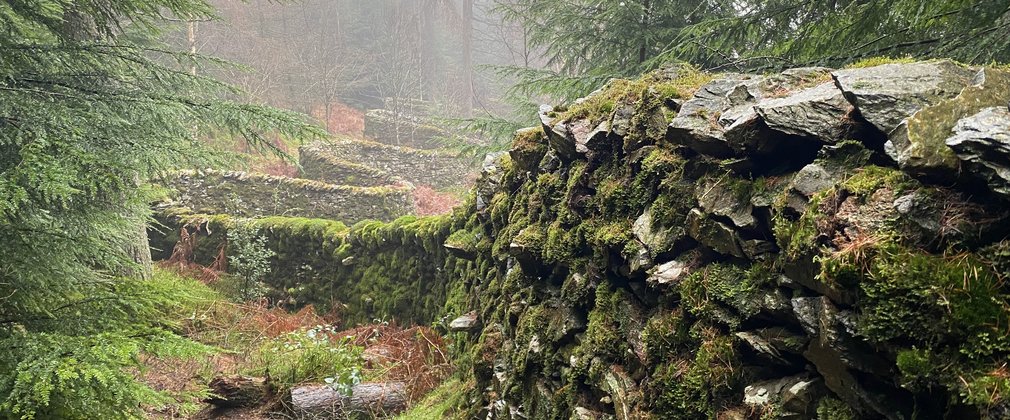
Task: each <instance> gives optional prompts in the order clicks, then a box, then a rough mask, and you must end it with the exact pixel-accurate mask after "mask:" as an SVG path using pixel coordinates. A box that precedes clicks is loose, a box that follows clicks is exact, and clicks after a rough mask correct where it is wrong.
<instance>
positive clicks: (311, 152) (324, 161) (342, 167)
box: [298, 144, 401, 187]
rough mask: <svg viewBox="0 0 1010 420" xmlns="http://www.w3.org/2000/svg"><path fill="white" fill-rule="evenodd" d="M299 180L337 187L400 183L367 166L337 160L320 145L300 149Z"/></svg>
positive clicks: (386, 174)
mask: <svg viewBox="0 0 1010 420" xmlns="http://www.w3.org/2000/svg"><path fill="white" fill-rule="evenodd" d="M298 161H299V164H300V165H301V167H302V171H301V178H305V179H312V180H316V181H322V182H327V183H330V184H337V185H354V186H359V187H380V186H383V185H391V184H395V183H396V182H398V181H401V179H400V177H397V176H393V175H392V174H390V173H389V172H386V171H384V170H381V169H377V168H373V167H371V166H368V165H363V164H361V163H356V161H354V162H352V161H348V160H344V159H340V158H337V157H336V156H334V155H333V154H332V153H329V152H328V151H327V150H326V148H325V147H324V146H322V145H320V144H312V145H308V146H305V147H302V148H301V150H299V152H298Z"/></svg>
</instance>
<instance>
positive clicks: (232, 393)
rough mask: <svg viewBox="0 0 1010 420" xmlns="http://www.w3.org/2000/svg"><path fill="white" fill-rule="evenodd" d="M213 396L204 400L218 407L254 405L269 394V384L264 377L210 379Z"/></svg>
mask: <svg viewBox="0 0 1010 420" xmlns="http://www.w3.org/2000/svg"><path fill="white" fill-rule="evenodd" d="M209 386H210V389H211V392H212V393H213V394H214V396H213V397H210V398H208V399H206V400H205V401H206V402H208V403H210V404H213V405H216V406H218V407H228V408H236V407H256V406H258V405H260V404H263V403H264V402H265V401H266V399H267V397H268V396H269V395H270V386H269V385H268V384H267V381H266V379H264V378H251V377H248V376H228V377H224V378H214V380H212V381H210V385H209Z"/></svg>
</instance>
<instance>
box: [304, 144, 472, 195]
mask: <svg viewBox="0 0 1010 420" xmlns="http://www.w3.org/2000/svg"><path fill="white" fill-rule="evenodd" d="M299 161H300V163H301V166H302V174H301V176H302V177H303V178H308V179H314V180H319V181H324V182H330V183H336V184H342V185H358V186H375V185H389V184H391V183H396V182H403V181H406V182H409V183H411V184H414V185H415V186H421V185H424V186H429V187H433V188H435V189H447V188H458V187H463V186H465V185H467V184H468V183H470V182H472V178H471V177H470V176H468V175H469V174H471V173H472V172H475V170H476V169H475V168H474V165H473V163H472V161H471V160H470V159H467V158H466V157H463V156H460V154H459V153H456V152H451V151H447V150H421V149H413V148H409V147H401V146H392V145H388V144H383V143H378V142H374V141H369V140H361V139H354V138H337V139H333V140H330V141H327V142H318V143H313V144H309V145H306V146H302V147H301V148H299Z"/></svg>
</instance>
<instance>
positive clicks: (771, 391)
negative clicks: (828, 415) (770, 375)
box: [743, 374, 824, 419]
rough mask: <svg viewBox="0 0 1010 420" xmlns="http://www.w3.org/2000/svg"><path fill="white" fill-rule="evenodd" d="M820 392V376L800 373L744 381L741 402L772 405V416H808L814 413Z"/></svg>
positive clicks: (758, 405)
mask: <svg viewBox="0 0 1010 420" xmlns="http://www.w3.org/2000/svg"><path fill="white" fill-rule="evenodd" d="M822 395H824V386H823V383H822V381H821V379H820V378H814V377H811V376H810V375H808V374H802V375H795V376H787V377H784V378H779V379H773V380H769V381H761V382H757V383H754V384H751V385H748V386H747V387H746V388H744V398H743V402H744V404H747V405H749V406H751V407H754V408H756V409H766V408H767V407H776V408H777V410H776V412H775V417H773V418H776V419H808V418H812V417H814V416H816V411H817V402H818V401H819V400H820V397H821V396H822Z"/></svg>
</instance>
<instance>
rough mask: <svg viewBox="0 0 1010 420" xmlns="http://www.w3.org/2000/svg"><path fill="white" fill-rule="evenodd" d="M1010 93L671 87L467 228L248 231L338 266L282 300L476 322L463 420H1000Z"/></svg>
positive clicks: (612, 93)
mask: <svg viewBox="0 0 1010 420" xmlns="http://www.w3.org/2000/svg"><path fill="white" fill-rule="evenodd" d="M1006 76H1007V73H1006V72H1005V71H1004V70H1000V69H993V68H971V67H965V66H961V65H958V64H955V63H951V62H947V61H934V62H918V63H888V64H881V65H876V66H872V67H858V68H850V69H842V70H833V69H825V68H805V69H794V70H789V71H785V72H782V73H779V74H773V75H737V74H722V75H709V74H704V73H700V72H697V71H695V70H693V69H690V68H687V67H681V68H672V69H666V70H663V71H660V72H656V73H653V74H650V75H647V76H645V77H643V78H642V79H640V80H635V81H627V80H614V81H612V82H610V83H609V84H608V85H607V86H605V87H603V88H602V89H601V90H599V91H597V92H595V93H594V94H593V95H591V96H589V97H588V98H585V99H583V100H580V101H578V102H577V103H576V104H574V105H572V106H570V107H553V108H552V107H544V108H542V110H541V115H540V118H541V121H542V126H541V127H535V128H531V129H526V130H521V131H519V132H518V133H516V137H515V139H514V142H513V145H512V148H511V150H509V151H508V152H507V153H502V154H497V155H492V156H489V158H488V159H487V160H486V161H485V164H484V166H483V168H482V171H481V175H480V177H479V179H478V180H477V184H476V187H475V189H474V193H473V196H472V199H471V200H470V201H468V202H467V204H466V205H464V206H463V207H461V208H460V209H457V211H456V212H455V213H453V214H452V215H451V216H442V217H437V218H432V219H412V218H411V219H403V220H401V221H397V222H394V223H392V224H383V223H369V224H362V225H359V226H356V227H354V228H352V229H350V230H349V231H347V232H349V233H347V232H345V231H342V230H340V229H336V228H334V229H332V231H333V232H334V233H333V234H325V235H324V234H316V233H309V232H316V231H319V230H322V231H326V230H327V229H322V228H318V227H314V228H309V227H306V226H302V225H300V224H298V223H295V222H294V221H291V220H289V219H283V218H279V219H276V220H273V221H271V222H266V221H257V222H248V223H260V224H261V225H260V228H261V229H262V232H264V234H271V235H274V234H276V233H272V232H280V231H284V232H294V233H297V234H296V235H294V236H291V237H290V238H288V239H286V240H282V239H279V238H278V239H271V244H272V245H271V246H272V247H281V246H296V247H297V246H308V248H305V249H304V250H301V251H299V252H297V253H295V254H288V256H287V257H279V258H278V261H276V263H277V264H284V265H291V266H292V267H294V266H295V263H298V262H300V260H298V259H297V258H305V255H319V258H321V261H326V263H325V264H323V263H320V265H319V267H320V268H319V269H323V268H322V267H323V266H324V265H325V266H326V267H330V266H336V267H338V268H330V270H334V271H331V272H332V273H333V274H332V275H329V276H324V277H319V278H313V277H305V276H304V275H303V274H286V275H284V276H280V277H283V278H285V279H288V280H284V281H290V282H291V283H282V284H278V286H279V287H286V289H285V290H284V293H288V292H290V291H294V290H299V288H306V289H307V290H315V289H313V288H317V287H318V288H333V290H338V289H337V288H340V287H349V288H347V289H339V290H340V292H339V293H336V292H333V293H330V292H326V293H321V292H320V293H316V292H313V293H309V294H308V295H320V296H324V295H325V296H326V297H328V298H332V299H333V300H336V301H351V302H353V301H355V299H359V302H360V303H357V304H354V305H350V307H351V308H354V309H355V311H363V310H365V309H364V308H365V307H366V303H364V299H365V298H364V297H362V296H365V297H367V298H370V299H373V302H375V300H374V299H376V297H375V296H377V295H379V294H380V293H387V291H388V290H393V289H395V290H398V292H396V293H398V294H396V296H409V297H408V298H398V299H397V301H399V299H408V300H409V299H411V298H416V299H428V298H429V297H430V298H432V299H433V300H425V302H426V303H424V304H423V305H422V306H424V308H425V309H424V310H415V309H410V308H411V307H412V306H411V305H407V306H406V309H404V308H399V307H397V306H396V305H392V306H389V305H386V304H383V305H381V306H383V308H385V310H386V311H387V312H384V313H385V314H388V315H390V316H393V317H400V316H404V315H402V314H400V313H398V311H400V310H404V311H405V312H404V314H406V316H405V318H407V319H412V320H420V321H424V322H430V321H436V320H438V319H445V320H446V321H447V320H448V319H452V318H456V319H454V320H453V322H451V323H447V324H448V325H447V326H448V327H449V328H451V330H452V331H454V332H453V333H452V334H453V336H452V338H453V341H454V346H453V351H454V355H455V356H456V364H457V366H458V368H459V369H460V372H461V373H460V374H461V375H462V376H463V377H464V378H463V379H464V380H463V381H462V383H465V384H468V387H467V389H466V390H464V392H467V393H468V396H469V398H467V399H465V401H466V403H465V405H464V406H460V407H456V409H457V410H456V412H455V413H456V415H457V416H458V417H459V418H535V419H570V418H577V419H639V418H660V419H699V418H719V419H746V418H763V419H864V418H887V419H911V418H943V417H945V418H957V419H974V418H987V419H1003V418H1008V417H1010V373H1008V366H1007V360H1008V359H1010V330H1008V326H1010V284H1008V282H1007V281H1006V279H1007V277H1008V275H1010V241H1008V240H1007V238H1008V235H1010V223H1008V222H1010V221H1008V220H1007V218H1008V217H1010V214H1008V211H1010V210H1008V209H1010V206H1008V197H1007V195H1008V192H1007V191H1008V186H1010V179H1008V177H1007V176H1006V173H1008V171H1007V170H1006V169H1007V168H1006V164H1007V162H1010V146H1008V145H1010V109H1007V103H1008V101H1010V94H1008V93H1007V88H1008V86H1007V84H1006V83H1005V82H999V80H1003V79H1002V78H1004V77H1006ZM312 223H313V226H315V225H314V224H315V223H321V222H312ZM276 224H285V225H286V224H291V226H290V227H276V226H270V225H276ZM425 225H427V226H432V227H434V226H438V228H431V229H429V228H424V229H421V228H418V226H425ZM339 232H345V233H339ZM337 237H339V238H341V239H339V240H337V239H334V238H337ZM351 238H367V239H357V240H355V239H351ZM152 240H158V239H157V238H154V239H152ZM283 241H307V242H309V244H304V245H284V244H282V243H280V242H283ZM169 242H170V240H169ZM418 244H424V245H423V246H418ZM438 245H441V246H438ZM306 250H307V251H306ZM373 252H378V254H375V255H380V257H373V256H372V255H373ZM207 253H208V254H210V252H209V251H208V252H207ZM397 253H399V254H397ZM381 255H400V256H401V257H403V258H399V257H398V258H397V259H395V260H394V259H388V260H386V259H384V258H385V257H381ZM348 257H353V258H351V259H350V260H348V259H347V258H348ZM287 258H292V259H293V260H292V263H291V264H288V263H287V262H285V261H283V260H285V259H287ZM390 258H392V257H390ZM337 259H340V260H341V264H340V265H339V266H337V265H336V264H335V263H334V261H336V260H337ZM310 265H311V264H310ZM313 267H316V266H313ZM339 267H353V270H354V271H347V270H350V269H347V268H339ZM313 269H314V270H315V269H316V268H313ZM380 280H381V284H382V286H381V287H382V288H383V289H381V290H382V291H381V292H378V291H368V292H367V293H366V294H364V295H357V294H358V293H362V292H361V291H360V290H358V289H356V288H355V287H370V286H368V285H363V286H341V285H350V284H354V283H355V282H362V283H374V282H377V281H380ZM327 293H328V294H327ZM296 300H297V299H296ZM439 300H444V306H442V307H441V310H438V309H433V308H435V307H438V306H439V302H438V301H439ZM370 314H374V312H373V313H370ZM440 315H441V316H440ZM354 317H357V318H355V319H361V318H364V316H362V315H360V314H358V315H353V316H352V318H354ZM457 317H458V318H457Z"/></svg>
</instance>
